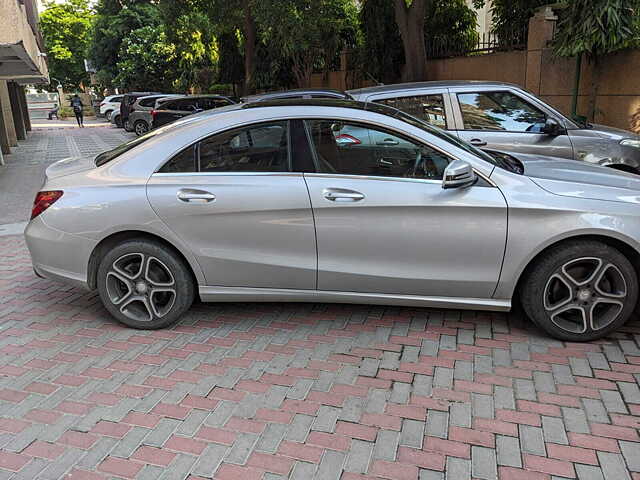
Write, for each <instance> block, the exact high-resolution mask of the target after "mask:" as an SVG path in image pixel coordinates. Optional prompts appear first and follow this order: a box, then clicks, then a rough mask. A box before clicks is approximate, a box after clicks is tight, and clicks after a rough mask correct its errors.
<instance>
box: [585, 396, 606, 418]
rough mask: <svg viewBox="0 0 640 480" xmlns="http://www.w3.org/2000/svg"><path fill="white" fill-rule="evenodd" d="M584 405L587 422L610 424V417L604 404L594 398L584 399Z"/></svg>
mask: <svg viewBox="0 0 640 480" xmlns="http://www.w3.org/2000/svg"><path fill="white" fill-rule="evenodd" d="M582 404H583V405H584V411H585V412H586V414H587V420H588V421H589V422H594V423H610V422H609V415H608V414H607V410H606V409H605V407H604V403H602V402H601V401H600V400H595V399H593V398H583V399H582Z"/></svg>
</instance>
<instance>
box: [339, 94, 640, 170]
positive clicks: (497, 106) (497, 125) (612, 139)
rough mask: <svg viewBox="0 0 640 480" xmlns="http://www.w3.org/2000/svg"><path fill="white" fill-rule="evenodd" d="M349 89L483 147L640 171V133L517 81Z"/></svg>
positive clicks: (371, 100) (362, 98) (356, 97)
mask: <svg viewBox="0 0 640 480" xmlns="http://www.w3.org/2000/svg"><path fill="white" fill-rule="evenodd" d="M348 93H349V94H351V95H352V96H353V97H354V98H355V99H356V100H360V101H363V102H375V103H382V104H385V105H389V106H392V107H396V108H399V109H400V110H403V111H405V112H407V113H409V114H411V115H414V116H416V117H418V118H420V119H422V120H424V121H426V122H429V123H431V124H432V125H436V126H438V127H440V128H446V129H448V130H450V131H452V132H455V133H456V134H457V135H458V136H459V137H460V138H461V139H463V140H466V141H468V142H470V143H471V144H473V145H475V146H477V147H481V148H483V149H489V150H500V151H507V152H521V153H531V154H537V155H545V156H553V157H560V158H568V159H573V160H583V161H585V162H588V163H592V164H599V165H604V166H607V167H612V168H616V169H618V170H623V171H626V172H631V173H636V174H638V173H640V136H638V135H636V134H634V133H631V132H627V131H625V130H620V129H617V128H611V127H606V126H604V125H591V124H587V123H578V122H576V121H574V120H571V119H569V118H567V117H565V116H564V115H563V114H562V113H560V112H559V111H558V110H556V109H555V108H553V107H551V106H550V105H548V104H547V103H545V102H544V101H543V100H541V99H539V98H538V97H536V96H535V95H533V94H531V93H529V92H527V91H525V90H523V89H521V88H520V87H518V86H517V85H511V84H508V83H501V82H472V81H448V82H422V83H406V84H398V85H384V86H377V87H369V88H362V89H358V90H351V91H349V92H348Z"/></svg>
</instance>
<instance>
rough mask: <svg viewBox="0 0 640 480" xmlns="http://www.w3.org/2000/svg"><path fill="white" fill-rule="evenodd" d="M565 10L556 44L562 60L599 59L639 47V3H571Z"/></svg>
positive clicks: (604, 0) (584, 0)
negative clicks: (582, 55) (580, 56)
mask: <svg viewBox="0 0 640 480" xmlns="http://www.w3.org/2000/svg"><path fill="white" fill-rule="evenodd" d="M564 6H565V8H564V9H563V10H560V11H559V21H558V25H557V34H556V37H555V40H554V51H555V53H556V54H557V55H559V56H561V57H572V56H575V55H578V54H582V53H584V54H587V55H589V56H592V57H597V56H599V55H604V54H607V53H612V52H615V51H617V50H621V49H623V48H628V47H632V46H637V45H638V44H639V43H640V0H569V1H567V2H566V3H565V5H564Z"/></svg>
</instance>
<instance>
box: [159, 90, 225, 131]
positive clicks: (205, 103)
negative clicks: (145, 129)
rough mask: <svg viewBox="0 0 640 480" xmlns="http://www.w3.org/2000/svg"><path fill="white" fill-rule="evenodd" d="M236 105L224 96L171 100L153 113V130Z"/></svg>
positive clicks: (198, 96) (201, 96)
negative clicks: (190, 116)
mask: <svg viewBox="0 0 640 480" xmlns="http://www.w3.org/2000/svg"><path fill="white" fill-rule="evenodd" d="M234 103H235V102H234V101H233V100H231V99H230V98H229V97H224V96H222V95H197V96H196V95H194V96H190V97H185V98H180V99H177V100H170V101H168V102H165V103H163V104H162V105H161V106H160V107H159V108H158V109H156V110H153V111H152V112H151V118H152V120H151V124H152V128H158V127H160V126H162V125H166V124H167V123H171V122H174V121H176V120H178V119H179V118H182V117H186V116H187V115H191V114H193V113H198V112H202V111H204V110H212V109H214V108H219V107H226V106H227V105H233V104H234Z"/></svg>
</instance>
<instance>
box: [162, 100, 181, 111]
mask: <svg viewBox="0 0 640 480" xmlns="http://www.w3.org/2000/svg"><path fill="white" fill-rule="evenodd" d="M161 106H162V109H163V110H180V108H179V107H180V101H179V100H172V101H168V102H165V103H163V104H161Z"/></svg>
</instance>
